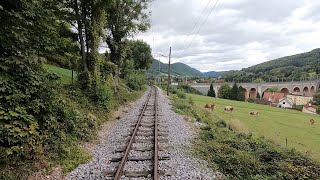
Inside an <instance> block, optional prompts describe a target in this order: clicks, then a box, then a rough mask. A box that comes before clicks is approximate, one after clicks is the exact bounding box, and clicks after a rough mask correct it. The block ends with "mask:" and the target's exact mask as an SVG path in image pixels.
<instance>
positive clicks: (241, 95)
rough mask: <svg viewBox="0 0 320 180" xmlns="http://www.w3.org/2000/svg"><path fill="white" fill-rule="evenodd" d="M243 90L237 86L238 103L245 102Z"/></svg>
mask: <svg viewBox="0 0 320 180" xmlns="http://www.w3.org/2000/svg"><path fill="white" fill-rule="evenodd" d="M245 100H246V97H245V89H244V88H243V87H242V86H239V91H238V101H245Z"/></svg>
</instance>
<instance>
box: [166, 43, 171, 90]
mask: <svg viewBox="0 0 320 180" xmlns="http://www.w3.org/2000/svg"><path fill="white" fill-rule="evenodd" d="M170 68H171V46H170V51H169V68H168V86H167V95H168V96H169V86H170V84H171V78H170V72H171V69H170Z"/></svg>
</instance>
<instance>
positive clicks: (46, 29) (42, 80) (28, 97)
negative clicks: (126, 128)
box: [0, 0, 151, 179]
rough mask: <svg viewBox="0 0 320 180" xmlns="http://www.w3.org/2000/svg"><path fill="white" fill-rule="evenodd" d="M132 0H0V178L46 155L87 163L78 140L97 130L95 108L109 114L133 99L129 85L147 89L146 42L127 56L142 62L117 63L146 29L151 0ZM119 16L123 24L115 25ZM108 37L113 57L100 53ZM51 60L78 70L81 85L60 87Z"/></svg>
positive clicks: (148, 55) (53, 62)
mask: <svg viewBox="0 0 320 180" xmlns="http://www.w3.org/2000/svg"><path fill="white" fill-rule="evenodd" d="M126 2H127V1H121V4H119V3H120V1H108V0H107V1H104V0H66V1H54V0H31V1H21V0H3V1H1V2H0V21H1V24H2V26H1V28H0V41H1V43H0V92H1V94H0V164H1V168H0V169H1V170H0V179H2V178H6V177H10V173H8V172H11V171H19V168H17V166H18V164H19V165H21V164H24V163H26V162H31V161H32V162H35V161H36V160H37V159H38V158H40V157H46V158H48V159H53V160H57V159H58V160H61V161H64V160H65V159H66V158H67V157H71V158H73V159H72V160H71V161H72V162H71V163H68V162H62V163H63V164H64V165H66V166H67V170H70V169H71V168H73V167H74V166H75V165H76V164H77V163H79V162H80V161H82V160H83V159H85V158H82V157H81V155H80V153H81V151H80V150H79V143H77V142H78V141H81V140H87V139H89V138H90V137H92V135H94V131H95V130H96V127H97V125H98V123H97V118H95V116H94V115H92V114H91V115H90V113H89V112H90V110H91V109H93V108H96V109H99V112H100V111H101V112H107V111H109V110H112V108H114V107H116V105H117V103H121V102H124V101H127V100H130V97H135V96H132V94H134V92H133V91H132V90H129V89H128V88H127V86H126V85H125V84H127V85H128V86H129V87H130V88H131V89H133V90H141V89H142V87H143V85H144V84H145V83H146V80H145V76H144V74H143V73H142V72H141V70H140V69H144V68H146V67H148V63H149V61H150V56H151V50H150V47H149V46H148V45H147V44H145V43H144V42H141V41H139V43H140V44H142V46H141V47H143V48H141V49H134V48H131V51H130V52H129V53H130V54H132V53H134V54H132V56H130V58H128V59H129V60H128V61H129V62H131V59H133V60H136V59H139V57H141V61H140V62H135V63H131V64H132V65H127V64H118V63H116V64H115V63H113V62H119V61H122V60H123V59H117V58H122V57H128V56H126V54H125V53H126V52H125V50H124V49H121V50H119V49H118V47H117V43H120V44H121V42H122V41H123V42H126V41H127V40H126V38H128V37H129V36H131V35H134V34H135V33H137V32H139V31H142V30H146V28H148V22H147V21H145V20H146V19H148V16H147V14H146V13H145V9H146V6H147V3H148V1H144V2H143V3H138V2H136V1H130V3H128V4H127V3H126ZM119 5H121V6H119ZM124 6H125V8H123V7H124ZM110 8H111V9H110ZM115 12H116V13H115ZM124 12H130V13H124ZM114 15H116V17H117V21H113V22H111V19H109V18H113V16H114ZM111 16H112V17H111ZM107 22H108V23H107ZM72 26H74V27H76V29H77V32H74V29H72ZM111 26H112V27H114V26H116V27H117V28H116V31H113V30H114V29H113V30H112V29H111ZM129 26H130V27H129ZM110 32H112V33H111V34H110ZM119 35H121V36H119ZM109 36H110V37H109ZM108 37H109V38H108ZM119 38H120V39H119ZM104 39H107V40H106V41H107V42H110V41H113V43H112V44H110V46H109V49H110V53H111V59H110V57H109V53H106V54H105V55H101V54H100V53H99V51H98V48H99V45H100V42H101V41H102V40H104ZM120 41H121V42H120ZM115 51H116V52H115ZM115 53H116V54H117V56H116V58H115V56H114V54H115ZM118 55H119V56H118ZM148 58H149V59H148ZM111 60H112V61H111ZM47 62H50V63H52V64H55V65H60V66H61V67H67V68H68V69H73V70H74V71H75V72H76V73H77V76H76V77H78V81H76V82H74V84H73V86H71V87H70V85H62V84H60V82H61V81H60V77H59V76H58V75H57V74H54V73H49V72H47V71H46V70H45V69H44V68H43V67H44V63H47ZM119 65H121V67H120V66H119ZM127 66H128V67H129V68H126V67H127ZM144 66H146V67H144ZM134 67H135V68H134ZM121 68H123V69H124V70H126V71H127V72H126V74H127V76H126V77H125V78H124V80H123V79H119V70H120V69H121ZM65 70H66V69H65ZM66 71H67V70H66ZM116 72H118V74H117V73H116ZM123 81H125V82H123ZM72 98H74V99H72ZM84 102H85V103H84ZM82 103H83V104H82ZM88 113H89V114H88ZM61 161H60V162H61ZM10 166H15V167H16V168H12V167H10ZM30 171H32V170H31V169H29V170H28V172H30ZM28 172H25V173H24V174H26V175H28ZM8 174H9V175H8ZM13 174H14V173H13ZM14 179H16V178H14Z"/></svg>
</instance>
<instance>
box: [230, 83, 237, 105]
mask: <svg viewBox="0 0 320 180" xmlns="http://www.w3.org/2000/svg"><path fill="white" fill-rule="evenodd" d="M238 94H239V88H238V85H237V84H236V83H234V84H233V86H232V89H231V93H230V99H231V100H235V101H237V100H238Z"/></svg>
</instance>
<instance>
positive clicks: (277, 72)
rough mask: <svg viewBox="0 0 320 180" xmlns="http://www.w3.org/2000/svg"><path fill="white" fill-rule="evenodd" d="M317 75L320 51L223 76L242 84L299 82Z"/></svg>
mask: <svg viewBox="0 0 320 180" xmlns="http://www.w3.org/2000/svg"><path fill="white" fill-rule="evenodd" d="M317 74H318V75H319V74H320V49H314V50H312V51H310V52H305V53H301V54H296V55H291V56H286V57H282V58H278V59H275V60H271V61H268V62H264V63H261V64H257V65H254V66H251V67H248V68H244V69H242V70H241V71H229V72H226V73H224V74H223V78H224V79H226V80H227V81H232V79H239V80H240V81H241V82H250V81H252V79H262V80H263V81H269V80H270V81H277V80H278V78H279V79H284V80H296V81H298V80H300V79H308V78H313V77H316V75H317Z"/></svg>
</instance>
